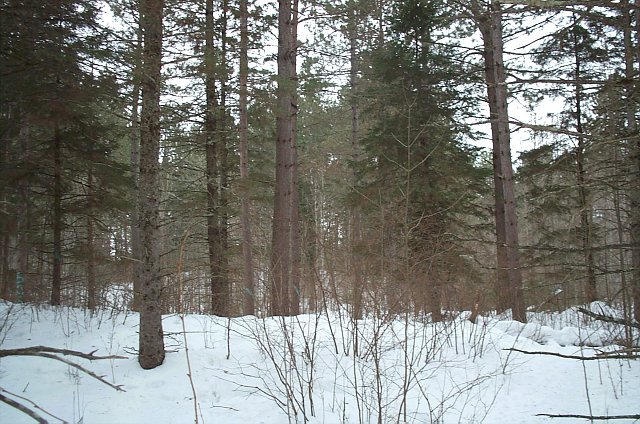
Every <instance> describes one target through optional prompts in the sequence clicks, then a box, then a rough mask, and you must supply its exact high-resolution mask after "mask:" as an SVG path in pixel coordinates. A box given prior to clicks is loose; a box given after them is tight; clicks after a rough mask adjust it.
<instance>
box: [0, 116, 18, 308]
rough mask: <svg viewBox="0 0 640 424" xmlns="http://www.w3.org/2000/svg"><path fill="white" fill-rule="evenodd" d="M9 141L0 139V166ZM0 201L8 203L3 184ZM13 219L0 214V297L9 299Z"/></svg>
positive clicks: (4, 161)
mask: <svg viewBox="0 0 640 424" xmlns="http://www.w3.org/2000/svg"><path fill="white" fill-rule="evenodd" d="M8 115H9V118H13V119H15V117H13V116H11V112H10V111H9V113H8ZM7 133H8V131H7ZM10 143H11V139H10V136H7V137H6V138H4V139H2V141H0V168H3V167H4V166H6V163H7V158H8V155H9V153H8V152H9V145H10ZM0 202H1V203H2V204H3V205H8V202H7V194H6V192H5V189H4V185H1V186H0ZM12 221H13V216H11V215H10V214H8V213H5V212H2V213H1V215H0V237H1V240H0V258H2V259H1V261H0V298H2V299H5V300H9V239H10V236H9V228H10V225H9V223H10V222H12Z"/></svg>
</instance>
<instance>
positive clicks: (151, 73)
mask: <svg viewBox="0 0 640 424" xmlns="http://www.w3.org/2000/svg"><path fill="white" fill-rule="evenodd" d="M163 7H164V4H163V0H140V18H141V19H140V22H141V29H142V33H143V34H144V51H143V72H142V113H141V117H140V180H139V190H140V196H139V202H140V204H139V210H140V216H139V219H140V222H139V228H140V245H141V252H140V253H141V257H140V261H141V262H140V283H141V284H140V294H141V296H142V304H141V308H140V333H139V342H140V350H139V355H138V362H139V363H140V366H141V367H142V368H144V369H151V368H155V367H157V366H158V365H161V364H162V362H163V361H164V355H165V353H164V342H163V333H162V316H161V310H160V299H161V294H162V280H161V277H160V261H159V253H158V248H159V246H158V238H159V237H158V236H159V205H160V181H159V172H160V166H159V163H158V155H159V153H160V79H161V74H160V72H161V68H162V14H163Z"/></svg>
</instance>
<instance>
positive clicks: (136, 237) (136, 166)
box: [129, 28, 142, 311]
mask: <svg viewBox="0 0 640 424" xmlns="http://www.w3.org/2000/svg"><path fill="white" fill-rule="evenodd" d="M137 34H138V44H137V49H136V52H135V56H136V60H137V63H136V66H135V68H134V73H133V91H132V93H131V97H132V103H131V131H130V135H129V138H130V143H131V146H130V163H131V176H132V177H133V199H134V204H133V211H132V216H131V259H132V266H131V270H132V275H133V302H132V304H131V309H132V310H134V311H140V306H141V305H142V296H141V294H140V287H141V280H140V257H141V255H140V228H139V227H138V222H139V219H140V218H139V217H140V209H139V202H138V199H139V198H140V187H139V177H140V121H139V117H138V107H139V103H140V73H141V67H142V64H141V63H140V55H141V53H142V32H141V31H140V29H139V28H138V31H137Z"/></svg>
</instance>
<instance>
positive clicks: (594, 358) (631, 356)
mask: <svg viewBox="0 0 640 424" xmlns="http://www.w3.org/2000/svg"><path fill="white" fill-rule="evenodd" d="M503 350H509V351H511V352H520V353H524V354H525V355H547V356H557V357H559V358H566V359H577V360H580V361H597V360H600V359H639V358H640V355H635V354H632V353H626V352H625V353H622V354H619V355H607V356H579V355H563V354H562V353H556V352H530V351H527V350H520V349H516V348H514V347H512V348H509V349H503Z"/></svg>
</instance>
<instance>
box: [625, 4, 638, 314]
mask: <svg viewBox="0 0 640 424" xmlns="http://www.w3.org/2000/svg"><path fill="white" fill-rule="evenodd" d="M630 3H631V0H630ZM631 8H632V9H634V10H635V14H634V15H635V20H636V21H635V35H636V37H635V38H636V40H635V41H636V45H635V59H636V61H637V69H640V16H639V15H640V0H636V1H635V3H634V4H632V5H631ZM630 24H631V23H630ZM629 47H631V46H629ZM627 54H628V55H629V56H630V59H631V58H632V57H633V51H629V52H628V53H627ZM626 73H627V74H628V78H630V79H633V78H634V77H635V76H636V71H635V70H634V66H633V60H630V61H628V62H627V65H626ZM633 90H637V86H636V87H631V86H630V87H629V95H628V96H627V98H628V99H629V105H628V110H629V112H628V114H629V122H628V124H629V130H630V131H631V132H632V133H633V134H635V135H634V136H633V137H631V139H630V148H629V151H630V152H631V179H632V181H631V185H630V187H631V193H629V194H630V196H629V197H630V200H631V205H630V207H631V225H630V227H631V228H630V232H631V237H630V238H631V245H632V246H633V247H632V249H633V251H632V253H631V264H632V268H633V274H632V278H631V279H632V281H633V290H632V292H633V305H634V315H633V316H634V318H635V320H636V322H637V323H640V136H638V134H637V131H638V125H637V122H636V119H635V111H636V110H637V98H636V97H635V96H632V95H631V92H632V91H633Z"/></svg>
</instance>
